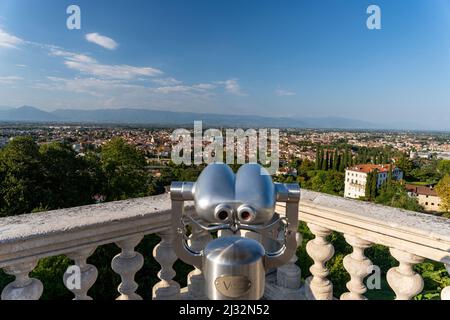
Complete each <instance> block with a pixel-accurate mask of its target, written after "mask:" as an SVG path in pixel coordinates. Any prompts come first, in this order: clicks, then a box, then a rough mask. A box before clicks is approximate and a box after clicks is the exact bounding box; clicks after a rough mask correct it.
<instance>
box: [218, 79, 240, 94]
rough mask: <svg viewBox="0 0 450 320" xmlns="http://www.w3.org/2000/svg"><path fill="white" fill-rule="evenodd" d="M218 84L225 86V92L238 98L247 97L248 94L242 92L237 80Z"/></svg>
mask: <svg viewBox="0 0 450 320" xmlns="http://www.w3.org/2000/svg"><path fill="white" fill-rule="evenodd" d="M217 83H218V84H221V85H223V86H224V88H225V90H226V91H227V92H228V93H231V94H234V95H237V96H245V95H246V94H245V93H243V92H242V91H241V87H240V85H239V83H238V80H237V79H228V80H226V81H218V82H217Z"/></svg>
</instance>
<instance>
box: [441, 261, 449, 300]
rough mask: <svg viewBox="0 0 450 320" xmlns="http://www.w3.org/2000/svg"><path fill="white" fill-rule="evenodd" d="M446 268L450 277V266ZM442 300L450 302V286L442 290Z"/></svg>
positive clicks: (447, 265)
mask: <svg viewBox="0 0 450 320" xmlns="http://www.w3.org/2000/svg"><path fill="white" fill-rule="evenodd" d="M445 268H446V269H447V273H448V274H449V275H450V264H446V265H445ZM441 300H450V286H447V287H445V288H444V289H442V291H441Z"/></svg>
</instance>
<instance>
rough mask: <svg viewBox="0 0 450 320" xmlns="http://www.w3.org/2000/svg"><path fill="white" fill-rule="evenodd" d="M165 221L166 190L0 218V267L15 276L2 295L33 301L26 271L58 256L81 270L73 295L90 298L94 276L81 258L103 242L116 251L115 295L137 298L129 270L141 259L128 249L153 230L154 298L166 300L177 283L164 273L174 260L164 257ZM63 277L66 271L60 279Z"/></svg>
mask: <svg viewBox="0 0 450 320" xmlns="http://www.w3.org/2000/svg"><path fill="white" fill-rule="evenodd" d="M188 209H189V208H188ZM170 220H171V204H170V199H169V195H168V194H164V195H159V196H153V197H146V198H138V199H130V200H124V201H115V202H108V203H104V204H95V205H89V206H82V207H75V208H69V209H61V210H54V211H48V212H39V213H32V214H24V215H19V216H12V217H6V218H2V219H0V268H3V269H4V270H5V272H6V273H8V274H11V275H14V276H15V277H16V280H15V281H14V282H12V283H11V284H9V285H8V286H6V287H5V288H4V290H3V292H2V299H38V298H39V297H40V295H41V294H42V289H43V288H42V284H41V283H40V281H39V280H37V279H30V278H29V277H28V274H29V272H31V271H32V270H33V269H34V267H35V266H36V263H37V262H38V260H39V259H41V258H45V257H50V256H55V255H60V254H63V255H66V256H67V257H69V258H70V259H72V260H74V262H75V265H76V266H78V267H79V269H80V270H81V288H80V289H77V288H73V289H71V288H69V290H71V291H72V292H73V293H74V295H75V299H80V300H82V299H90V297H89V296H87V291H88V289H89V288H90V287H91V286H92V285H93V284H94V282H95V280H96V278H97V270H96V268H95V266H92V265H89V264H87V263H86V259H87V258H88V257H89V256H90V255H91V254H92V253H93V252H94V250H95V249H96V248H97V247H98V246H101V245H104V244H108V243H116V245H117V246H118V247H120V248H121V249H122V253H121V254H119V255H117V256H116V257H115V258H114V259H113V261H112V268H113V270H114V271H116V272H117V273H118V274H119V275H120V276H121V277H122V284H121V285H120V286H119V292H120V293H121V296H119V298H118V299H134V298H140V297H138V296H137V295H136V294H135V293H134V291H135V290H136V288H137V285H136V284H135V283H134V274H135V273H136V272H137V271H138V270H139V269H140V268H141V267H142V263H143V259H142V256H141V254H139V253H137V252H135V251H134V247H135V246H136V245H137V244H138V243H139V242H140V240H141V239H142V237H143V236H144V235H148V234H158V235H159V236H160V237H161V239H162V241H161V243H160V244H159V245H158V246H157V247H155V250H154V256H155V259H156V260H157V261H158V262H159V263H160V264H161V266H162V270H161V274H160V275H159V277H160V279H161V281H160V283H158V284H157V285H156V286H155V287H156V288H155V287H154V298H171V297H170V294H173V290H172V287H174V288H175V290H176V288H177V287H176V286H177V284H175V283H173V282H172V280H171V279H172V278H173V276H174V275H175V274H173V275H172V273H171V272H167V270H169V271H170V270H171V265H172V264H173V262H174V261H175V260H176V257H171V258H170V257H169V259H167V253H169V256H170V251H171V241H170V239H171V235H170V233H169V230H170V228H169V226H170ZM172 260H173V261H172ZM68 271H70V270H68ZM172 271H173V270H172ZM69 275H70V272H66V274H65V279H64V280H66V277H68V276H69ZM65 283H66V281H65ZM158 289H161V290H159V291H158ZM178 289H179V287H178ZM168 290H172V292H169V293H168V292H167V291H168ZM177 295H178V293H176V294H173V297H175V298H176V297H177Z"/></svg>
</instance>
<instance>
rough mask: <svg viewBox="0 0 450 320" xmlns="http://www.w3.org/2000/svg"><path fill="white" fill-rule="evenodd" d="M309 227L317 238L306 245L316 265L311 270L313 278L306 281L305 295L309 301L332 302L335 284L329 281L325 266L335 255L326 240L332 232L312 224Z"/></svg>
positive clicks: (331, 246)
mask: <svg viewBox="0 0 450 320" xmlns="http://www.w3.org/2000/svg"><path fill="white" fill-rule="evenodd" d="M308 227H309V230H311V232H312V233H313V234H314V235H315V236H316V237H315V238H314V239H312V240H310V241H308V243H307V244H306V252H308V255H309V256H310V257H311V258H312V259H313V260H314V264H313V265H312V266H311V268H310V269H309V270H310V271H311V273H312V276H311V277H308V279H306V284H305V295H306V298H307V299H308V300H332V299H333V284H332V283H331V281H330V280H329V279H327V276H328V274H329V271H328V269H327V267H326V265H325V264H326V262H327V261H328V260H330V259H331V258H332V257H333V255H334V247H333V245H332V244H331V243H330V242H328V241H327V239H326V237H327V236H328V235H330V234H331V230H329V229H327V228H324V227H321V226H318V225H315V224H312V223H308Z"/></svg>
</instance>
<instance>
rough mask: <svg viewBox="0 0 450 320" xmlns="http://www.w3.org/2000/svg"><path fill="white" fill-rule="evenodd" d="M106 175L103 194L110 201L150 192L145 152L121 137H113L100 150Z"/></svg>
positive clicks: (101, 164)
mask: <svg viewBox="0 0 450 320" xmlns="http://www.w3.org/2000/svg"><path fill="white" fill-rule="evenodd" d="M100 166H101V168H102V171H103V174H104V176H105V185H104V190H103V194H104V195H106V199H107V200H108V201H112V200H121V199H127V198H133V197H140V196H145V195H147V194H148V190H149V185H150V177H149V174H148V172H147V170H146V166H147V164H146V161H145V157H144V154H143V153H142V152H140V151H139V150H137V149H136V148H135V147H133V146H132V145H129V144H127V143H126V142H125V141H124V140H123V139H121V138H113V139H112V140H111V141H109V142H108V143H106V144H105V145H104V146H103V147H102V149H101V152H100Z"/></svg>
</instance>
